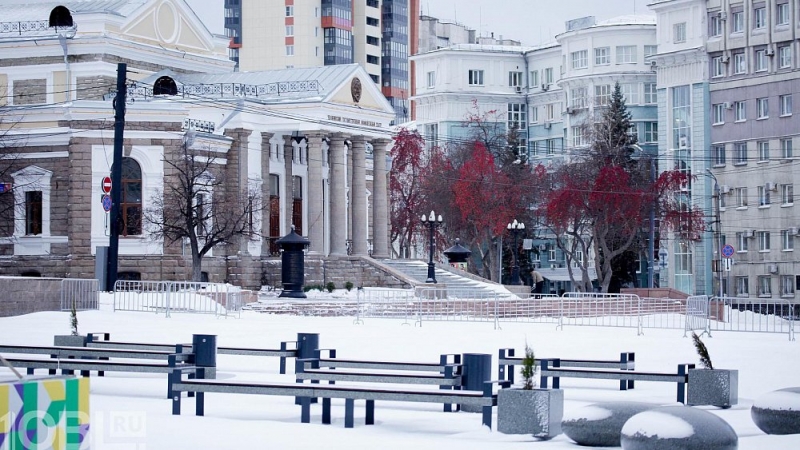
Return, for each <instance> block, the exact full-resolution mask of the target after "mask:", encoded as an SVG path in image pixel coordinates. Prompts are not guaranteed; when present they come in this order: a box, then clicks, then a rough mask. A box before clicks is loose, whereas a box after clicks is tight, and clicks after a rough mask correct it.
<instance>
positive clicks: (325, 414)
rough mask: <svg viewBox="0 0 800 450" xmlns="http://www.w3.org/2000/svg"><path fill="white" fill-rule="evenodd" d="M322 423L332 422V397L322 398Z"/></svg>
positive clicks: (328, 423)
mask: <svg viewBox="0 0 800 450" xmlns="http://www.w3.org/2000/svg"><path fill="white" fill-rule="evenodd" d="M322 423H324V424H325V425H330V424H331V399H329V398H323V399H322Z"/></svg>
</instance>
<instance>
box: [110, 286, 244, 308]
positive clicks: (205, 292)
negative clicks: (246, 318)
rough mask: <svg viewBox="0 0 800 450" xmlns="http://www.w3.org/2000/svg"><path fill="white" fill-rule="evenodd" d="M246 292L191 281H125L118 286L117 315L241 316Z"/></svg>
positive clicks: (115, 289) (116, 287)
mask: <svg viewBox="0 0 800 450" xmlns="http://www.w3.org/2000/svg"><path fill="white" fill-rule="evenodd" d="M242 306H243V298H242V290H241V288H240V287H238V286H232V285H230V284H221V283H197V282H191V281H125V280H117V282H116V284H115V285H114V311H145V312H153V313H156V314H159V313H164V315H165V316H166V317H170V314H172V313H173V312H179V313H194V314H214V315H217V316H225V317H227V316H230V315H234V314H235V315H237V317H238V316H239V315H240V314H241V310H242Z"/></svg>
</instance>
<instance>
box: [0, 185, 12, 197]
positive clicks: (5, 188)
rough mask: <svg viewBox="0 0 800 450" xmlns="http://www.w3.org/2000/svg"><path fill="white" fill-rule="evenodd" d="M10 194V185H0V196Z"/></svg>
mask: <svg viewBox="0 0 800 450" xmlns="http://www.w3.org/2000/svg"><path fill="white" fill-rule="evenodd" d="M5 192H11V183H0V194H2V193H5Z"/></svg>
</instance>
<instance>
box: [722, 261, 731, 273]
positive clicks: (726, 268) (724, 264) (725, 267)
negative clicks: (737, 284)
mask: <svg viewBox="0 0 800 450" xmlns="http://www.w3.org/2000/svg"><path fill="white" fill-rule="evenodd" d="M732 265H733V260H732V259H731V258H723V259H722V270H724V271H725V272H730V271H731V266H732Z"/></svg>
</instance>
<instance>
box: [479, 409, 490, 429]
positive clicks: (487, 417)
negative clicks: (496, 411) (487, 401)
mask: <svg viewBox="0 0 800 450" xmlns="http://www.w3.org/2000/svg"><path fill="white" fill-rule="evenodd" d="M481 421H482V422H483V424H484V425H486V426H487V427H489V429H490V430H491V429H492V407H491V406H484V407H483V413H482V417H481Z"/></svg>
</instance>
